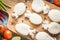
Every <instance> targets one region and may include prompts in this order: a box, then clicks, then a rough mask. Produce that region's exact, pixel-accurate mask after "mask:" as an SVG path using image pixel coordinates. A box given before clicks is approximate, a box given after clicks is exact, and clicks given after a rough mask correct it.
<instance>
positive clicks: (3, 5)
mask: <svg viewBox="0 0 60 40" xmlns="http://www.w3.org/2000/svg"><path fill="white" fill-rule="evenodd" d="M5 8H11V7H9V6H8V5H7V4H6V3H5V2H3V1H2V0H0V10H5V11H6V9H5Z"/></svg>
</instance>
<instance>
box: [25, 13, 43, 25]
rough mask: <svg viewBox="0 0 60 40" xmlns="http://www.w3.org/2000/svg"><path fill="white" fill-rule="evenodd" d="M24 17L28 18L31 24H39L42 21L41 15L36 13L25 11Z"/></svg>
mask: <svg viewBox="0 0 60 40" xmlns="http://www.w3.org/2000/svg"><path fill="white" fill-rule="evenodd" d="M25 17H27V18H29V20H30V22H31V23H33V24H36V25H38V24H41V23H42V17H41V16H40V15H38V14H36V13H32V14H31V13H25Z"/></svg>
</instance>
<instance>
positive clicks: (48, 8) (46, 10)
mask: <svg viewBox="0 0 60 40" xmlns="http://www.w3.org/2000/svg"><path fill="white" fill-rule="evenodd" d="M49 11H50V6H49V5H45V6H44V8H43V12H44V14H47V13H48V12H49Z"/></svg>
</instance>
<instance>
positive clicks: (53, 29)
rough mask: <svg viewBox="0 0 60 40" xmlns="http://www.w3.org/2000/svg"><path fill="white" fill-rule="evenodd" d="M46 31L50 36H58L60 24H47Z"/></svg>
mask: <svg viewBox="0 0 60 40" xmlns="http://www.w3.org/2000/svg"><path fill="white" fill-rule="evenodd" d="M48 31H49V32H50V33H51V34H58V33H60V24H58V23H56V22H51V23H50V24H49V27H48Z"/></svg>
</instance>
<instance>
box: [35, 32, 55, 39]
mask: <svg viewBox="0 0 60 40" xmlns="http://www.w3.org/2000/svg"><path fill="white" fill-rule="evenodd" d="M35 38H36V40H56V38H53V37H51V36H50V35H48V34H47V33H46V32H38V33H37V34H36V37H35Z"/></svg>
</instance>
